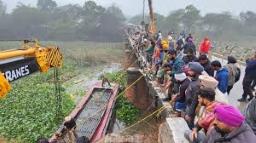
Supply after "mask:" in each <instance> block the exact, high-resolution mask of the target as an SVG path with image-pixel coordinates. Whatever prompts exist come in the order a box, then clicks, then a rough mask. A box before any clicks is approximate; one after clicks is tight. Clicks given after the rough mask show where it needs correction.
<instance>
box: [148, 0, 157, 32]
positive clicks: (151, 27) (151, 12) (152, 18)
mask: <svg viewBox="0 0 256 143" xmlns="http://www.w3.org/2000/svg"><path fill="white" fill-rule="evenodd" d="M152 3H153V2H152V0H148V7H149V17H150V23H149V32H150V33H151V34H153V35H154V34H155V33H156V31H157V28H156V18H155V15H154V10H153V4H152Z"/></svg>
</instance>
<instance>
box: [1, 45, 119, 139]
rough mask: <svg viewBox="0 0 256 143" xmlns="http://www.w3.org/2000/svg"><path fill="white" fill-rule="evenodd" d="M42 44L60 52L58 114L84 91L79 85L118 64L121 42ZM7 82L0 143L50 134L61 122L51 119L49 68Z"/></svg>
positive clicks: (8, 46) (9, 46)
mask: <svg viewBox="0 0 256 143" xmlns="http://www.w3.org/2000/svg"><path fill="white" fill-rule="evenodd" d="M42 44H43V45H47V44H53V45H58V46H59V47H60V49H61V52H62V53H63V55H64V65H63V67H62V68H61V69H60V81H61V85H62V87H61V94H62V98H63V100H62V107H63V108H62V112H63V115H62V117H64V116H66V115H67V114H68V113H69V112H70V111H71V110H72V109H73V108H74V106H75V104H76V102H77V99H78V98H79V96H81V95H84V94H85V91H86V89H84V86H80V85H81V84H83V83H84V82H87V81H86V80H90V79H95V78H97V76H98V73H99V71H102V70H103V69H104V68H105V67H106V66H108V65H110V64H111V63H113V62H115V63H121V62H122V61H123V59H122V58H124V55H123V54H124V52H123V48H124V47H123V46H124V44H123V43H94V42H82V41H77V42H56V41H49V42H42ZM21 45H22V44H21V43H20V42H0V49H1V50H4V49H18V48H20V46H21ZM81 78H86V80H85V81H83V80H84V79H81ZM82 81H83V82H82ZM78 82H79V83H81V84H77V83H78ZM11 84H12V90H11V92H10V93H9V94H8V95H7V97H6V98H5V99H1V100H0V108H1V110H0V142H1V143H2V142H4V140H7V141H8V142H18V143H34V142H35V141H36V140H37V139H38V138H42V137H50V136H51V135H52V134H53V133H54V131H56V129H57V128H58V126H59V125H60V123H61V122H62V120H56V119H55V107H56V100H55V96H54V84H53V70H50V71H49V72H48V73H46V74H40V73H36V74H33V75H32V76H29V77H25V78H22V79H20V80H17V81H15V82H12V83H11ZM75 84H77V85H75ZM1 138H3V139H1ZM7 141H6V142H7Z"/></svg>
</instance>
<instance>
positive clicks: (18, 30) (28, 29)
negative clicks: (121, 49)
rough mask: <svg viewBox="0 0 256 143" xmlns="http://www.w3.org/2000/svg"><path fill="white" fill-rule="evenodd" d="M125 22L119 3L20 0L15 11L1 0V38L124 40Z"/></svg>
mask: <svg viewBox="0 0 256 143" xmlns="http://www.w3.org/2000/svg"><path fill="white" fill-rule="evenodd" d="M124 22H125V16H124V15H123V13H122V11H121V10H120V9H119V8H118V7H116V6H114V5H112V6H110V7H107V8H104V7H102V6H100V5H97V4H96V3H95V2H94V1H90V0H89V1H85V3H84V5H83V6H80V5H76V4H68V5H64V6H58V5H57V3H56V2H55V1H54V0H38V1H37V6H36V7H32V6H29V5H24V4H22V3H19V4H18V6H17V7H16V8H15V9H14V10H13V11H12V12H11V13H6V6H5V5H4V3H3V2H2V1H1V0H0V40H23V39H31V38H38V39H40V40H93V41H120V40H122V39H121V38H122V35H121V34H122V32H121V31H122V26H123V23H124Z"/></svg>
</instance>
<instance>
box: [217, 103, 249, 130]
mask: <svg viewBox="0 0 256 143" xmlns="http://www.w3.org/2000/svg"><path fill="white" fill-rule="evenodd" d="M214 113H215V117H216V118H217V119H218V120H219V121H221V122H223V123H225V124H227V125H229V126H231V127H239V126H240V125H241V124H242V123H243V122H244V120H245V117H244V116H243V115H242V114H241V112H240V111H239V110H238V109H236V108H235V107H233V106H231V105H218V106H216V107H215V110H214Z"/></svg>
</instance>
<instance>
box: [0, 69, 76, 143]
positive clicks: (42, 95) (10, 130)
mask: <svg viewBox="0 0 256 143" xmlns="http://www.w3.org/2000/svg"><path fill="white" fill-rule="evenodd" d="M42 76H45V75H40V74H37V75H34V76H32V77H26V78H24V79H22V80H19V81H16V82H15V83H13V84H12V88H13V89H12V91H11V92H10V93H9V94H8V95H7V97H6V99H2V100H0V106H1V110H0V115H1V116H0V122H1V126H0V136H4V137H6V138H9V139H16V140H20V141H22V142H26V143H33V142H35V141H36V140H37V139H38V138H40V137H50V136H51V134H52V133H53V132H54V131H55V130H56V129H57V128H58V125H59V124H60V123H61V120H59V121H56V120H55V113H56V112H55V109H56V108H55V107H56V99H55V96H54V85H53V84H51V83H49V82H48V83H47V82H42V81H41V80H40V79H42V78H41V77H42ZM62 98H63V101H62V104H63V109H62V111H63V113H64V115H67V114H68V113H69V112H70V111H71V109H72V108H73V107H74V102H73V101H72V100H71V98H70V97H69V96H68V94H66V93H65V92H64V91H62Z"/></svg>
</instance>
